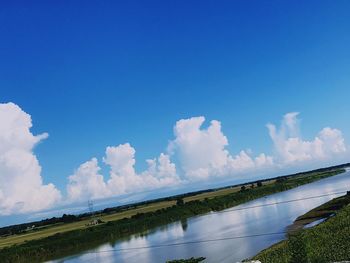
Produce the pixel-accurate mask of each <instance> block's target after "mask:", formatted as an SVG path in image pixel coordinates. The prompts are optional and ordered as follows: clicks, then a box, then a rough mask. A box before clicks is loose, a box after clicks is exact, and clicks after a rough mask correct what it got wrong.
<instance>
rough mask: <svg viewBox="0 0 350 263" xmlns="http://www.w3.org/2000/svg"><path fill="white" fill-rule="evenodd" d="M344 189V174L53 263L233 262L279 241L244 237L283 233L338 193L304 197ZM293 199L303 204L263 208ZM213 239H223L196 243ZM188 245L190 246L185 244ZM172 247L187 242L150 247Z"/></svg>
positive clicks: (347, 184)
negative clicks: (185, 260)
mask: <svg viewBox="0 0 350 263" xmlns="http://www.w3.org/2000/svg"><path fill="white" fill-rule="evenodd" d="M347 190H350V171H347V172H346V173H343V174H340V175H336V176H333V177H330V178H326V179H323V180H320V181H317V182H314V183H311V184H307V185H303V186H300V187H297V188H294V189H292V190H289V191H285V192H281V193H277V194H273V195H270V196H268V197H265V198H259V199H257V200H254V201H251V202H248V203H245V204H242V205H240V206H237V207H235V208H231V209H240V210H236V211H228V210H230V209H228V210H226V211H225V210H224V211H225V212H224V213H208V214H205V215H201V216H197V217H193V218H190V219H188V220H186V221H182V222H178V223H172V224H169V225H166V226H163V227H158V228H156V229H152V230H150V231H148V232H147V233H142V234H138V235H132V236H130V237H129V238H128V239H122V240H118V241H115V242H114V243H113V244H111V243H108V244H104V245H102V246H100V247H98V248H96V249H93V250H89V251H85V252H82V253H80V254H78V255H74V256H70V257H66V258H63V259H60V260H56V261H53V262H55V263H59V262H69V263H80V262H106V263H109V262H127V263H139V262H142V263H158V262H159V263H164V262H166V261H167V260H170V259H179V258H190V257H206V260H205V262H208V263H211V262H213V263H214V262H215V263H217V262H222V263H226V262H227V263H228V262H230V263H233V262H239V261H241V260H242V259H245V258H248V257H251V256H254V255H255V254H257V253H258V252H259V251H261V250H262V249H264V248H267V247H269V246H270V245H272V244H274V243H276V242H278V241H280V240H282V239H284V238H285V234H283V233H281V234H273V235H262V236H255V237H247V236H252V235H253V236H254V235H260V234H265V233H276V232H284V231H286V227H287V226H288V225H290V224H292V223H293V221H294V220H295V219H296V218H297V217H298V216H300V215H302V214H304V213H306V212H307V211H309V210H311V209H312V208H314V207H316V206H319V205H321V204H322V203H325V202H327V201H328V200H330V199H333V198H334V197H337V196H339V195H342V194H333V195H328V196H323V197H320V198H312V199H304V198H307V197H312V196H319V195H324V194H330V193H336V192H341V191H347ZM295 199H304V200H301V201H295V202H289V203H288V202H287V203H282V204H275V205H269V206H264V205H266V204H271V203H276V202H283V201H288V200H295ZM252 206H254V208H250V207H252ZM256 206H257V207H256ZM236 237H240V238H236ZM232 238H234V239H232ZM213 239H214V240H217V239H224V240H220V241H210V242H200V243H197V242H196V241H199V240H201V241H203V240H213ZM192 241H195V242H194V243H192V244H188V242H192ZM174 243H187V244H182V245H181V244H178V245H172V246H163V247H158V248H157V247H156V246H158V245H167V244H174ZM134 248H138V249H134Z"/></svg>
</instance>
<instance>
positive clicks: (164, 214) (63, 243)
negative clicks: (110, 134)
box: [0, 169, 345, 262]
mask: <svg viewBox="0 0 350 263" xmlns="http://www.w3.org/2000/svg"><path fill="white" fill-rule="evenodd" d="M344 171H345V170H343V169H341V170H339V169H338V170H332V171H326V172H321V173H312V174H307V175H305V174H300V175H298V176H289V177H281V178H280V179H279V180H276V182H274V183H272V184H263V185H261V186H257V185H254V187H251V185H249V186H247V187H245V188H243V187H242V189H241V190H240V191H238V192H235V193H231V194H228V195H224V196H218V197H214V198H212V199H204V200H202V201H198V200H197V201H190V202H185V203H183V202H179V203H178V205H173V206H171V207H168V208H163V209H159V210H157V211H155V212H147V213H138V214H136V215H134V216H132V217H131V218H124V219H122V220H118V221H112V222H107V223H104V224H101V225H98V226H95V227H89V228H85V229H80V230H74V231H69V232H66V233H62V234H57V235H54V236H51V237H48V238H44V239H41V240H35V241H29V242H26V243H24V244H22V245H16V246H13V247H9V248H6V249H3V250H1V251H0V258H4V259H5V260H4V262H40V261H45V260H50V259H54V258H61V257H63V256H65V255H71V254H76V253H78V252H80V251H84V250H88V249H92V248H95V247H97V246H99V245H101V244H104V243H107V242H112V243H113V242H114V241H115V240H118V239H120V238H121V237H127V236H130V235H131V234H134V233H138V232H142V231H145V230H148V229H152V228H155V227H157V226H161V225H166V224H168V223H171V222H175V221H179V220H181V219H187V218H190V217H192V216H195V215H201V214H205V213H207V212H210V211H219V210H223V209H226V208H229V207H232V206H235V205H238V204H242V203H245V202H247V201H251V200H254V199H257V198H259V197H263V196H267V195H269V194H272V193H277V192H282V191H285V190H289V189H292V188H295V187H297V186H300V185H303V184H307V183H311V182H314V181H317V180H320V179H323V178H326V177H330V176H333V175H336V174H339V173H341V172H344Z"/></svg>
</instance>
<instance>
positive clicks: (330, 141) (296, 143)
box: [267, 112, 347, 165]
mask: <svg viewBox="0 0 350 263" xmlns="http://www.w3.org/2000/svg"><path fill="white" fill-rule="evenodd" d="M267 128H268V130H269V134H270V137H271V139H272V141H273V144H274V150H275V155H276V158H277V159H278V161H279V163H280V165H285V164H288V165H290V164H295V163H304V162H308V161H317V160H328V159H335V158H336V157H337V156H341V155H343V154H345V153H346V151H347V149H346V146H345V141H344V138H343V135H342V132H341V131H340V130H337V129H332V128H329V127H326V128H323V129H322V130H321V131H320V132H319V133H318V135H317V136H316V137H315V138H314V139H312V140H303V139H302V137H301V136H300V133H299V120H298V113H297V112H292V113H288V114H286V115H284V117H283V120H282V123H281V126H280V127H279V128H277V127H276V126H275V125H273V124H268V125H267Z"/></svg>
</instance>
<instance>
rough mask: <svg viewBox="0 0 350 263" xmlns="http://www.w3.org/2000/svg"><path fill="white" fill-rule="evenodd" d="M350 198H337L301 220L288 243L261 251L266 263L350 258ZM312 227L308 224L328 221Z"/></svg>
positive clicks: (292, 229)
mask: <svg viewBox="0 0 350 263" xmlns="http://www.w3.org/2000/svg"><path fill="white" fill-rule="evenodd" d="M349 203H350V195H346V196H342V197H339V198H335V199H333V200H331V201H329V202H327V203H325V204H323V205H321V206H319V207H317V208H315V209H313V210H311V211H309V212H308V213H306V214H304V215H302V216H300V217H298V218H297V219H296V220H295V222H294V224H293V225H292V226H291V228H290V234H289V236H288V239H287V240H284V241H281V242H279V243H277V244H275V245H273V246H271V247H270V248H267V249H265V250H263V251H261V252H260V253H259V254H258V255H256V256H255V257H254V258H253V259H255V260H260V261H261V262H262V263H304V262H305V263H306V262H307V263H323V262H335V261H343V260H349V259H350V238H349V236H350V205H349ZM333 214H334V216H333V217H330V218H329V219H327V220H326V221H325V222H323V223H321V224H319V225H316V226H314V227H312V228H308V229H303V228H302V227H303V226H304V225H306V224H309V223H311V222H314V221H316V220H318V219H322V218H327V217H329V216H330V215H333Z"/></svg>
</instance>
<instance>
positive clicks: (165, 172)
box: [67, 143, 180, 201]
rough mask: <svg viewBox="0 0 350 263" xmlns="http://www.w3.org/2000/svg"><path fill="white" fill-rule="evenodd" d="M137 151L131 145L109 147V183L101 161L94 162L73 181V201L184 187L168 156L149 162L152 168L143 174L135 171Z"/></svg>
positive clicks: (81, 168)
mask: <svg viewBox="0 0 350 263" xmlns="http://www.w3.org/2000/svg"><path fill="white" fill-rule="evenodd" d="M135 153H136V151H135V149H134V148H133V147H132V146H131V145H130V144H129V143H126V144H121V145H119V146H109V147H107V148H106V156H105V157H104V158H103V162H104V163H105V164H106V165H108V166H109V167H110V174H109V175H110V176H109V179H108V180H107V182H105V181H104V178H103V176H102V175H101V174H100V173H99V172H100V167H99V166H98V161H97V159H96V158H93V159H92V160H91V161H88V162H86V163H84V164H82V165H81V166H80V167H79V169H78V170H76V171H75V173H74V175H72V176H70V177H69V184H68V186H67V191H68V194H69V199H70V200H71V201H77V200H87V199H89V198H103V197H110V196H116V195H121V194H127V193H132V192H138V191H144V190H149V189H156V188H160V187H166V186H174V185H177V184H179V183H180V178H179V177H178V175H177V173H176V167H175V164H173V163H172V162H171V161H170V158H169V156H168V155H166V154H163V153H161V154H160V156H159V157H158V158H155V159H151V160H147V164H148V168H147V169H146V170H145V171H143V172H142V173H137V172H136V170H135V167H134V166H135V163H136V161H135Z"/></svg>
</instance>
